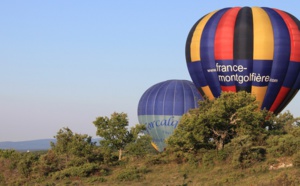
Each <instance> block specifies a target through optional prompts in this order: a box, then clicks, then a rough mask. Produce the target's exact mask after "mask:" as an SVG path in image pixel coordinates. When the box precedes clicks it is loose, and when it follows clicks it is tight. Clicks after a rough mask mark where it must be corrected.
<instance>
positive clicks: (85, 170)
mask: <svg viewBox="0 0 300 186" xmlns="http://www.w3.org/2000/svg"><path fill="white" fill-rule="evenodd" d="M100 169H101V167H100V166H99V165H98V164H95V163H86V164H84V165H82V166H79V167H70V168H66V169H64V170H61V171H58V172H56V173H55V174H54V175H53V178H54V179H57V180H59V179H64V178H68V177H74V176H76V177H88V176H90V175H92V174H93V173H95V172H97V171H99V170H100ZM106 171H107V170H106Z"/></svg>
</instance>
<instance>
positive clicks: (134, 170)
mask: <svg viewBox="0 0 300 186" xmlns="http://www.w3.org/2000/svg"><path fill="white" fill-rule="evenodd" d="M148 172H150V170H149V169H147V168H146V167H140V168H138V167H136V166H134V167H128V168H125V169H124V170H122V171H121V172H120V173H119V174H118V175H117V180H118V181H133V180H141V179H142V178H143V174H146V173H148Z"/></svg>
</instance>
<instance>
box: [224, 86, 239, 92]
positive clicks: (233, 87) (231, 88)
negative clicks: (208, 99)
mask: <svg viewBox="0 0 300 186" xmlns="http://www.w3.org/2000/svg"><path fill="white" fill-rule="evenodd" d="M221 90H222V91H223V92H236V87H235V85H233V86H221Z"/></svg>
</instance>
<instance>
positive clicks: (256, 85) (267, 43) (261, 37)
mask: <svg viewBox="0 0 300 186" xmlns="http://www.w3.org/2000/svg"><path fill="white" fill-rule="evenodd" d="M252 15H253V36H254V37H253V60H254V61H253V73H255V75H257V76H259V75H260V76H269V75H270V73H271V67H272V65H270V63H272V60H273V55H274V34H273V29H272V24H271V21H270V19H269V16H268V14H267V13H266V12H265V11H264V10H263V9H262V8H259V7H253V8H252ZM262 73H263V74H262ZM265 82H266V80H265V81H259V82H258V81H255V82H253V85H252V91H251V93H252V94H253V95H255V96H256V99H257V101H258V102H259V104H260V106H261V105H262V103H263V100H264V97H265V94H266V90H267V84H265Z"/></svg>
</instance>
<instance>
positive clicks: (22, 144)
mask: <svg viewBox="0 0 300 186" xmlns="http://www.w3.org/2000/svg"><path fill="white" fill-rule="evenodd" d="M99 140H100V139H98V138H96V139H93V141H94V142H99ZM50 142H54V143H55V142H56V139H38V140H30V141H16V142H12V141H3V142H0V149H15V150H17V151H27V150H29V151H37V150H48V149H50V147H51V146H50Z"/></svg>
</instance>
